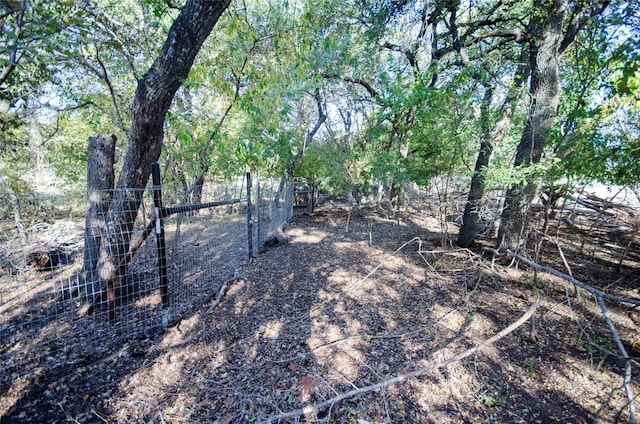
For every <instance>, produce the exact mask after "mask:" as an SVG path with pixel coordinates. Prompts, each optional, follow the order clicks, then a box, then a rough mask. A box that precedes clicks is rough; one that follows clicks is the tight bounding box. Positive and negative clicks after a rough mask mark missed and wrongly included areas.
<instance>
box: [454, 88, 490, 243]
mask: <svg viewBox="0 0 640 424" xmlns="http://www.w3.org/2000/svg"><path fill="white" fill-rule="evenodd" d="M492 97H493V87H492V86H491V85H489V84H485V92H484V96H483V98H482V104H481V105H480V126H481V130H482V140H481V141H480V151H479V152H478V158H477V159H476V165H475V168H474V170H473V176H472V177H471V187H470V188H469V197H468V198H467V204H466V205H465V207H464V214H463V215H462V226H461V227H460V231H459V232H458V245H459V246H462V247H470V246H473V244H474V243H475V239H476V237H477V236H478V234H479V233H480V228H481V226H482V221H481V217H480V208H481V207H482V199H483V197H484V189H485V176H484V169H485V168H486V167H487V165H489V159H491V154H492V153H493V143H494V141H493V140H492V137H491V130H490V128H489V127H490V125H489V106H490V104H491V99H492Z"/></svg>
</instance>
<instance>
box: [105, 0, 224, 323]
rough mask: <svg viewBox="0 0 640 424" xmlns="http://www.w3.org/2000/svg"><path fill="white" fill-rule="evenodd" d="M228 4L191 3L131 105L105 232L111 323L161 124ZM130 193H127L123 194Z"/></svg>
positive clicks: (159, 144)
mask: <svg viewBox="0 0 640 424" xmlns="http://www.w3.org/2000/svg"><path fill="white" fill-rule="evenodd" d="M229 3H230V0H189V1H188V2H187V3H186V4H185V5H184V6H183V8H182V10H181V12H180V14H179V15H178V17H177V18H176V20H175V21H174V22H173V24H172V25H171V28H170V29H169V33H168V34H167V39H166V41H165V43H164V45H163V47H162V53H161V55H160V56H159V57H158V58H157V59H156V60H155V62H154V63H153V65H152V66H151V68H150V69H149V70H148V71H147V73H146V74H145V75H144V77H143V78H142V80H140V81H138V87H137V90H136V94H135V97H134V100H133V107H132V123H131V131H130V133H129V137H128V145H129V147H128V149H127V152H126V154H125V157H124V163H123V167H122V171H121V173H120V177H119V179H118V184H117V188H118V190H116V191H115V193H114V197H113V199H112V201H111V206H110V207H109V212H108V215H107V219H106V231H105V235H104V236H103V239H102V244H101V248H100V258H99V261H98V270H99V275H100V278H101V279H102V280H104V281H105V282H106V283H107V289H108V290H107V291H108V296H109V306H110V314H109V315H110V318H113V311H112V305H113V302H114V299H113V287H114V285H116V284H118V278H119V277H120V276H122V275H124V274H125V269H124V264H123V261H122V258H123V257H124V256H125V254H126V252H127V250H128V248H129V243H130V240H131V230H132V229H133V223H134V221H135V217H136V215H137V212H138V208H139V206H140V202H141V199H142V191H141V190H140V189H142V188H144V187H145V186H146V184H147V181H148V179H149V175H150V174H151V166H150V164H151V162H153V161H157V160H158V158H159V157H160V151H161V147H162V140H163V123H164V120H165V116H166V113H167V110H168V109H169V106H170V105H171V101H172V99H173V97H174V95H175V93H176V91H177V90H178V88H179V87H180V85H181V84H182V81H184V79H185V78H186V77H187V75H188V73H189V70H190V69H191V66H192V64H193V61H194V60H195V57H196V55H197V53H198V51H199V50H200V48H201V46H202V44H203V43H204V41H205V39H206V38H207V37H208V36H209V34H210V33H211V31H212V30H213V27H214V26H215V24H216V22H217V21H218V19H219V17H220V15H222V13H223V12H224V11H225V9H226V8H227V7H228V6H229ZM125 189H126V190H125Z"/></svg>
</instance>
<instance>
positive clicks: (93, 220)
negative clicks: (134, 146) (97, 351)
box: [82, 134, 116, 296]
mask: <svg viewBox="0 0 640 424" xmlns="http://www.w3.org/2000/svg"><path fill="white" fill-rule="evenodd" d="M115 153H116V136H115V135H106V134H101V135H98V136H96V137H89V147H88V162H87V214H86V218H85V232H84V261H83V265H82V273H83V276H84V281H85V293H86V294H87V296H93V295H95V294H96V292H97V290H99V289H100V287H96V283H97V282H98V274H97V270H96V266H97V264H98V253H99V251H100V240H101V236H102V232H103V231H104V228H105V218H106V215H107V211H108V210H109V204H110V203H111V198H112V196H113V184H114V182H115V173H114V169H113V162H114V160H115Z"/></svg>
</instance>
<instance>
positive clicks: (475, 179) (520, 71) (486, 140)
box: [457, 47, 529, 247]
mask: <svg viewBox="0 0 640 424" xmlns="http://www.w3.org/2000/svg"><path fill="white" fill-rule="evenodd" d="M526 55H527V49H526V48H524V47H523V48H522V49H521V52H520V59H521V60H520V65H519V66H518V68H517V69H516V71H515V74H514V77H513V85H512V86H511V88H510V89H509V92H508V93H507V96H506V97H505V99H504V101H503V102H502V105H501V106H500V110H499V112H498V114H499V117H498V121H497V122H496V124H495V125H494V126H493V128H490V127H489V122H490V121H491V119H490V117H489V106H490V105H491V101H492V97H493V94H494V90H493V86H492V85H489V84H487V83H485V84H484V86H485V95H484V98H483V101H482V105H481V107H480V125H481V130H482V140H481V141H480V151H479V152H478V157H477V159H476V165H475V168H474V171H473V176H472V178H471V186H470V188H469V197H468V198H467V204H466V205H465V208H464V214H463V216H462V226H461V227H460V232H459V233H458V241H457V242H458V245H459V246H461V247H471V246H473V245H474V244H475V241H476V237H477V236H478V234H479V233H480V230H481V229H482V222H481V217H480V213H479V211H480V208H481V207H482V201H483V198H484V191H485V178H484V169H485V168H486V167H487V166H488V165H489V160H490V159H491V155H492V154H493V148H494V146H495V145H497V144H499V143H500V142H501V141H502V139H503V138H504V136H505V135H506V133H507V131H508V130H509V127H510V126H511V119H512V118H513V113H514V111H515V105H514V103H515V102H516V101H517V98H518V97H519V96H518V92H519V91H520V89H521V88H522V85H523V84H524V81H525V79H526V78H527V76H528V75H529V66H528V65H527V64H526V59H527V57H526Z"/></svg>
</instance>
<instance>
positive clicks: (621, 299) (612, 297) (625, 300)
mask: <svg viewBox="0 0 640 424" xmlns="http://www.w3.org/2000/svg"><path fill="white" fill-rule="evenodd" d="M507 253H508V254H509V256H511V257H513V258H515V259H517V260H519V261H521V262H524V263H525V264H527V265H529V266H530V267H531V268H534V269H537V270H538V271H544V272H548V273H549V274H552V275H555V276H556V277H560V278H562V279H563V280H566V281H568V282H570V283H571V284H573V285H575V286H578V287H580V288H582V289H585V290H586V291H588V292H589V293H592V294H595V295H596V296H598V297H602V298H604V299H609V300H613V301H615V302H620V303H629V304H631V305H636V306H640V300H638V299H631V298H628V297H621V296H615V295H613V294H609V293H606V292H603V291H602V290H598V289H596V288H595V287H591V286H590V285H588V284H585V283H583V282H582V281H579V280H576V279H575V278H573V277H571V276H570V275H567V274H565V273H564V272H560V271H558V270H557V269H554V268H551V267H548V266H544V265H540V264H538V263H536V262H533V261H531V260H529V259H527V258H525V257H524V256H520V255H518V254H517V253H513V252H512V251H511V250H507Z"/></svg>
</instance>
